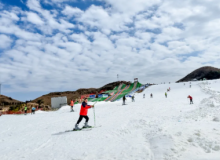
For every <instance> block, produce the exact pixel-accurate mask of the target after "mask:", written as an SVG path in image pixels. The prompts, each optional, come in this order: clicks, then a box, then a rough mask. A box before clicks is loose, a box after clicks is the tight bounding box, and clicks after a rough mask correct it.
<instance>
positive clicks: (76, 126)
mask: <svg viewBox="0 0 220 160" xmlns="http://www.w3.org/2000/svg"><path fill="white" fill-rule="evenodd" d="M78 130H81V128H79V126H78V124H76V125H75V128H73V131H78Z"/></svg>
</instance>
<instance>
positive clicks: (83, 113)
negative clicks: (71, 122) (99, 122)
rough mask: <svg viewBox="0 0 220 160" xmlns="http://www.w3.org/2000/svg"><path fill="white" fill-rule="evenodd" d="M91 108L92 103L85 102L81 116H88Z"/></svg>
mask: <svg viewBox="0 0 220 160" xmlns="http://www.w3.org/2000/svg"><path fill="white" fill-rule="evenodd" d="M89 108H91V106H90V105H87V103H86V102H83V103H82V105H81V109H80V115H81V116H87V113H88V109H89Z"/></svg>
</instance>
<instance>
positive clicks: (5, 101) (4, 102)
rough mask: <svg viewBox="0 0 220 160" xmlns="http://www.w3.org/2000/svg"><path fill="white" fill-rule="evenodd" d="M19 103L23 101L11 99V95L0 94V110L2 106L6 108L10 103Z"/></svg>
mask: <svg viewBox="0 0 220 160" xmlns="http://www.w3.org/2000/svg"><path fill="white" fill-rule="evenodd" d="M21 103H23V102H21V101H18V100H15V99H12V98H11V97H7V96H4V95H0V110H1V109H3V107H4V108H5V107H6V108H8V107H9V106H10V105H17V104H21Z"/></svg>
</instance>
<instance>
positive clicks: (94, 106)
mask: <svg viewBox="0 0 220 160" xmlns="http://www.w3.org/2000/svg"><path fill="white" fill-rule="evenodd" d="M96 103H97V101H96V102H95V103H94V104H93V114H94V126H96V124H95V104H96Z"/></svg>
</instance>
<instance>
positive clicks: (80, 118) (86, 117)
mask: <svg viewBox="0 0 220 160" xmlns="http://www.w3.org/2000/svg"><path fill="white" fill-rule="evenodd" d="M83 118H85V119H86V122H88V121H89V117H88V116H82V115H80V116H79V119H78V121H77V124H79V123H80V122H81V121H82V119H83Z"/></svg>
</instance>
